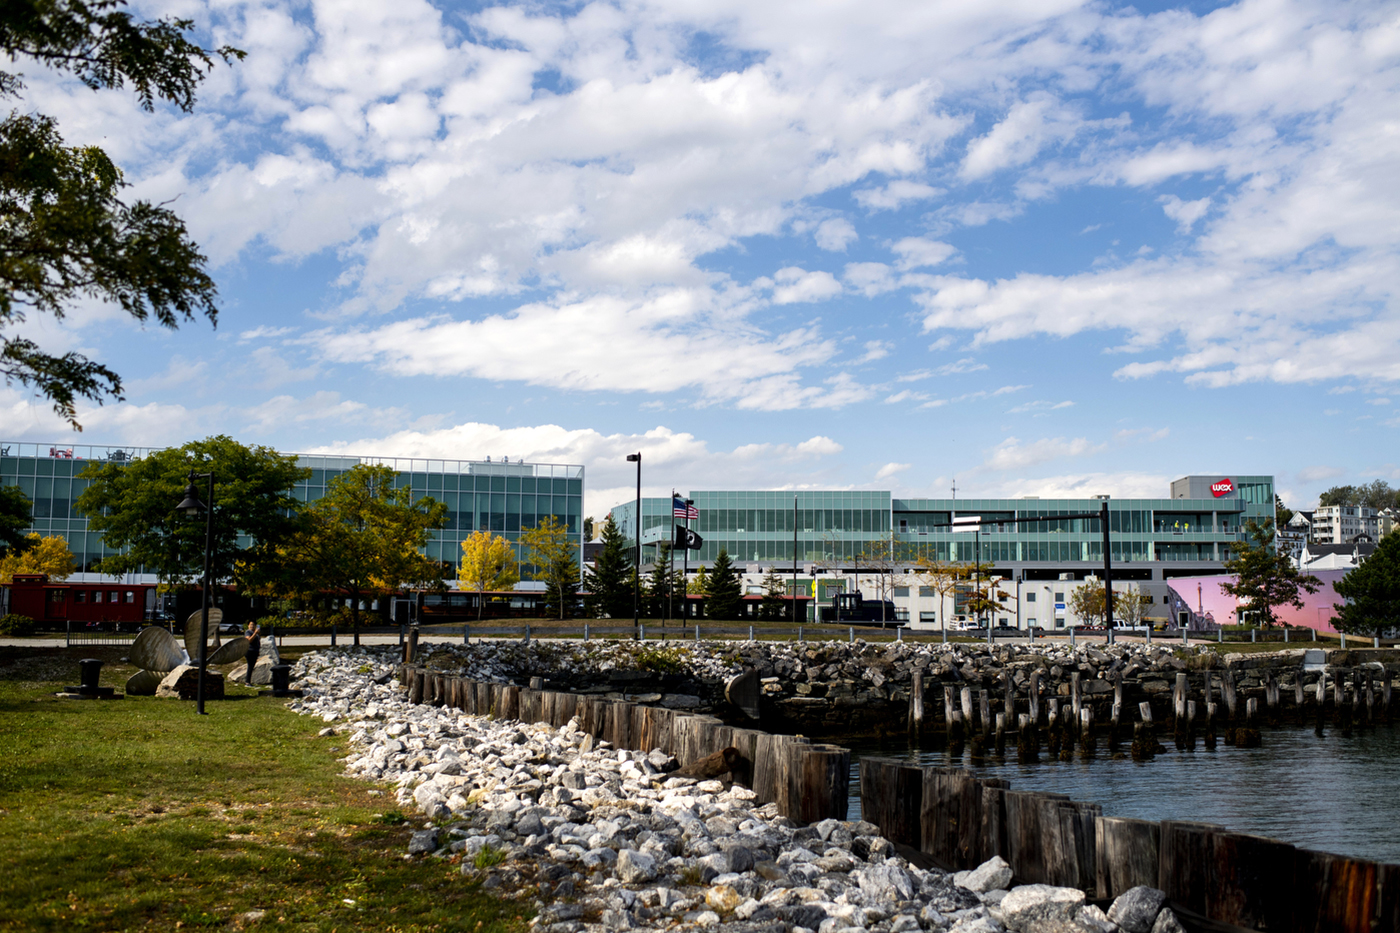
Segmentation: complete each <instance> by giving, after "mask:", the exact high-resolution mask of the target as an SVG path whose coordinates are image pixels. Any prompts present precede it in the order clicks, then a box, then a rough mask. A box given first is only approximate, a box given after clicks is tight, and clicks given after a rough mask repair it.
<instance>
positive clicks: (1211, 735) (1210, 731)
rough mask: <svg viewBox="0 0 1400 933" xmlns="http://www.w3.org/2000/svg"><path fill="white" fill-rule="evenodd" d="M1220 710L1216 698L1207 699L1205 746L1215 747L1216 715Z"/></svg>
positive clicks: (1208, 747)
mask: <svg viewBox="0 0 1400 933" xmlns="http://www.w3.org/2000/svg"><path fill="white" fill-rule="evenodd" d="M1207 696H1209V694H1207ZM1218 711H1219V707H1218V706H1216V705H1215V701H1214V700H1206V734H1205V746H1206V748H1207V749H1214V748H1215V717H1216V714H1217V712H1218Z"/></svg>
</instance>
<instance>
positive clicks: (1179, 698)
mask: <svg viewBox="0 0 1400 933" xmlns="http://www.w3.org/2000/svg"><path fill="white" fill-rule="evenodd" d="M1186 690H1187V677H1186V673H1185V672H1184V671H1179V672H1178V673H1177V675H1176V683H1175V684H1174V685H1173V686H1172V736H1173V738H1175V740H1176V748H1177V751H1185V750H1186V742H1187V730H1186Z"/></svg>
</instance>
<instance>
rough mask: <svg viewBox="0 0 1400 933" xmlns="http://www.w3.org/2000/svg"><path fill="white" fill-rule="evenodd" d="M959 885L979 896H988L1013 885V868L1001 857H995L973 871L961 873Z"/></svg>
mask: <svg viewBox="0 0 1400 933" xmlns="http://www.w3.org/2000/svg"><path fill="white" fill-rule="evenodd" d="M959 874H960V875H962V877H961V878H959V879H958V884H960V885H962V886H963V887H965V888H967V889H968V890H969V891H973V892H976V893H977V894H986V893H987V892H988V891H995V890H997V889H998V888H1005V887H1007V886H1009V885H1010V884H1011V874H1012V872H1011V866H1010V865H1008V864H1006V860H1005V859H1003V858H1002V857H1001V856H1000V855H993V856H992V857H991V858H989V859H987V860H986V861H985V862H983V863H982V864H981V865H978V866H977V867H976V868H974V869H973V870H972V871H969V872H959Z"/></svg>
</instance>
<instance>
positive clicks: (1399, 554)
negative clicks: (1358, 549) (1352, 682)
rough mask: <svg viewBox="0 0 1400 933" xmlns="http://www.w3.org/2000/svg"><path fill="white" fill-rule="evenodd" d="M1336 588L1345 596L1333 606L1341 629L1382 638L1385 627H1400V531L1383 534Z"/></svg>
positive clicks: (1340, 594)
mask: <svg viewBox="0 0 1400 933" xmlns="http://www.w3.org/2000/svg"><path fill="white" fill-rule="evenodd" d="M1333 589H1335V590H1336V591H1337V595H1338V596H1340V597H1342V598H1343V599H1345V600H1346V602H1345V603H1341V604H1333V606H1332V608H1333V609H1335V610H1336V611H1337V615H1336V617H1335V618H1333V620H1332V624H1333V625H1334V626H1336V628H1337V629H1338V631H1343V632H1352V633H1355V634H1363V633H1364V634H1374V635H1375V636H1376V637H1377V638H1379V637H1381V635H1382V633H1383V632H1384V631H1385V630H1386V629H1394V628H1400V533H1396V532H1391V533H1390V534H1388V535H1386V536H1385V537H1384V538H1381V540H1380V544H1378V545H1377V546H1376V549H1375V551H1373V552H1372V553H1371V556H1370V557H1368V558H1366V559H1365V560H1364V561H1362V563H1361V566H1359V567H1356V568H1354V569H1352V570H1349V571H1347V574H1346V576H1344V577H1342V579H1341V580H1339V581H1337V583H1336V584H1335V585H1334V586H1333Z"/></svg>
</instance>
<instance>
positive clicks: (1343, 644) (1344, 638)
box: [1342, 632, 1347, 651]
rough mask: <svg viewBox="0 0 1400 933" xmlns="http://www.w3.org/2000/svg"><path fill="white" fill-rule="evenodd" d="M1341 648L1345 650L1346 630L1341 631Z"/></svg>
mask: <svg viewBox="0 0 1400 933" xmlns="http://www.w3.org/2000/svg"><path fill="white" fill-rule="evenodd" d="M1342 650H1343V651H1345V650H1347V633H1346V632H1343V633H1342Z"/></svg>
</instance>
